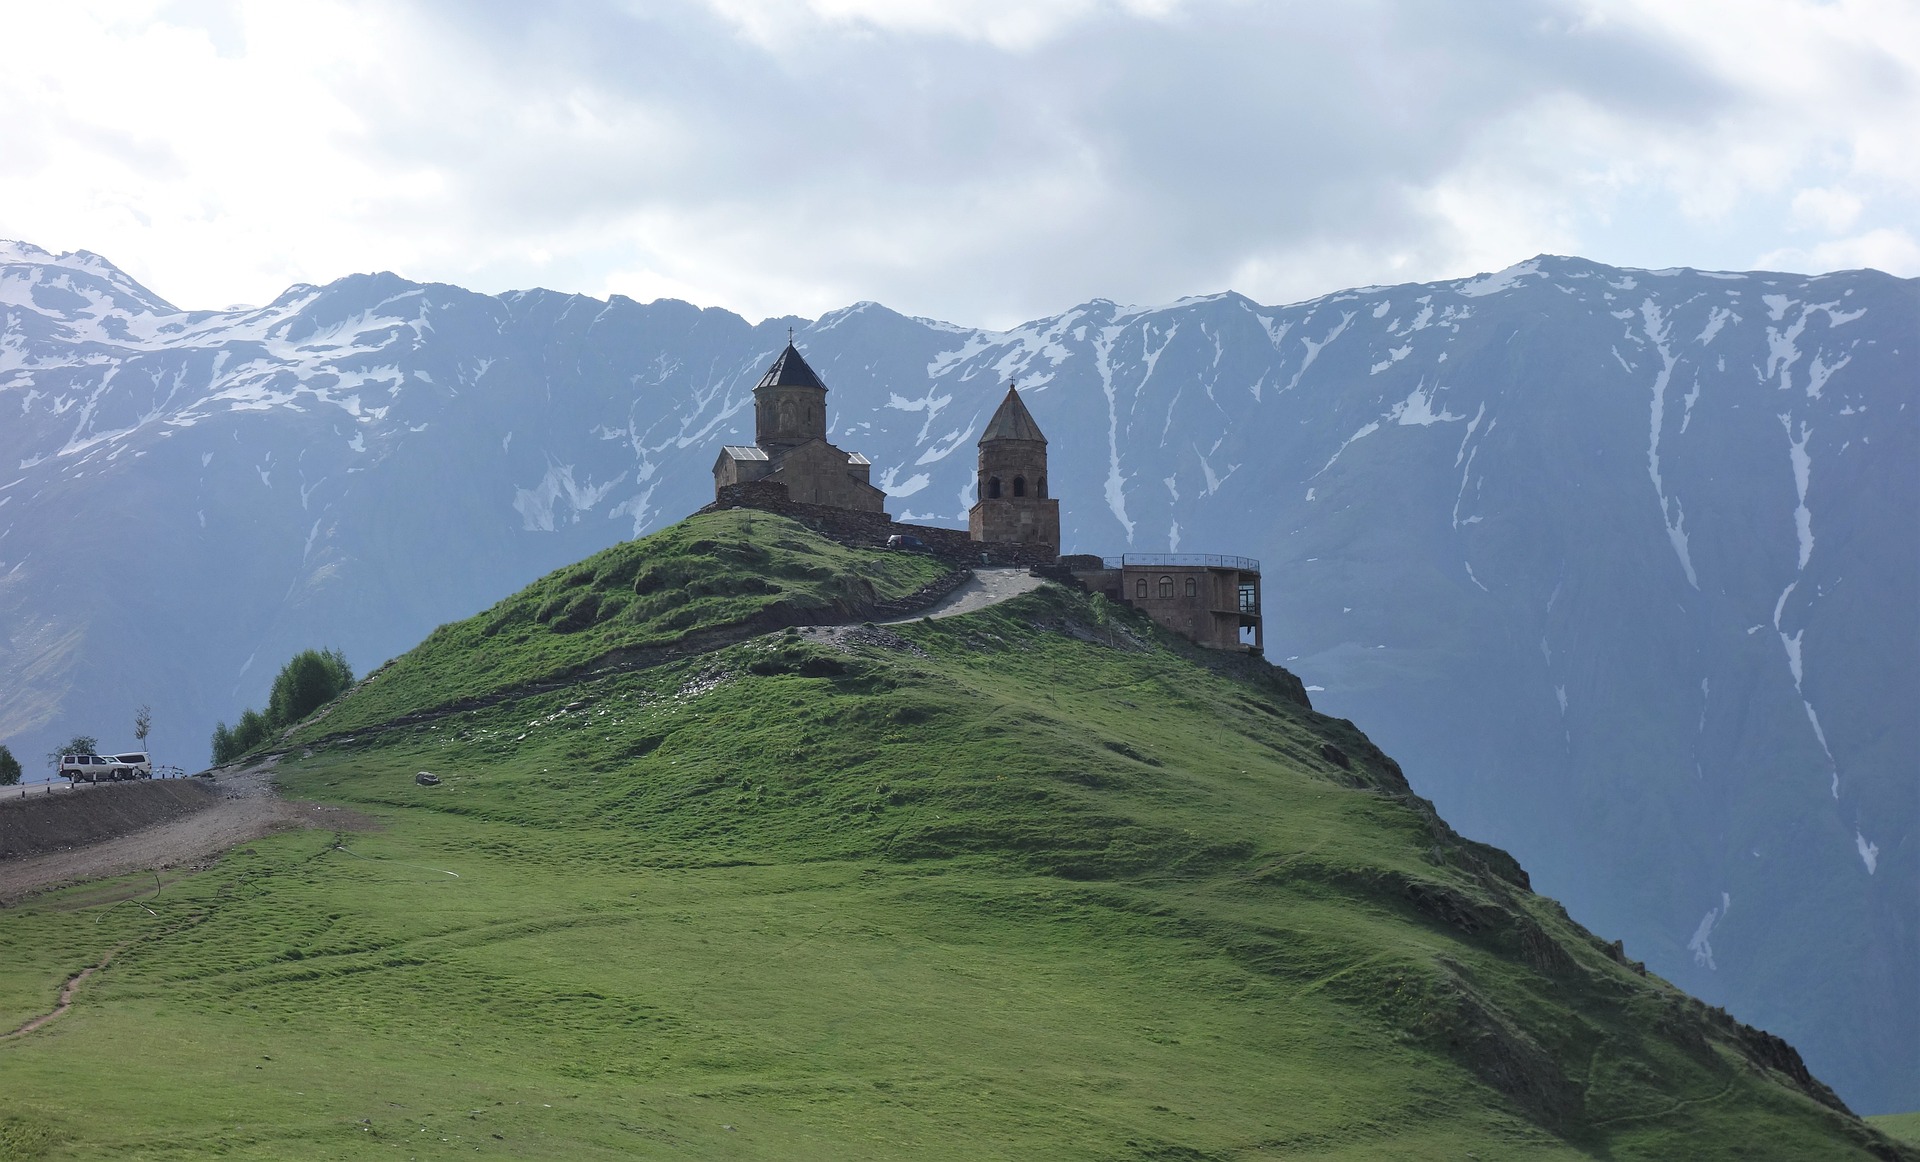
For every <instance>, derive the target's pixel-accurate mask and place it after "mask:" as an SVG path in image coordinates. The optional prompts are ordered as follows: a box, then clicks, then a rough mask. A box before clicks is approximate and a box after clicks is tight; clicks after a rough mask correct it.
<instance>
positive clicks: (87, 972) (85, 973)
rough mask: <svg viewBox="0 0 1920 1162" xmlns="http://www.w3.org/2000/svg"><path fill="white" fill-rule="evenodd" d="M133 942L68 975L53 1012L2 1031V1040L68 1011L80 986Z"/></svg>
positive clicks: (27, 1030)
mask: <svg viewBox="0 0 1920 1162" xmlns="http://www.w3.org/2000/svg"><path fill="white" fill-rule="evenodd" d="M131 943H133V942H132V941H128V942H127V944H121V945H116V946H115V947H114V948H112V949H110V950H108V952H107V954H106V955H105V956H103V957H101V958H100V959H99V960H98V961H97V962H95V963H93V964H89V965H88V966H87V967H85V968H83V969H81V970H80V971H79V972H76V973H74V974H73V975H72V976H70V977H68V978H67V983H66V984H64V985H61V986H60V999H59V1000H57V1001H55V1002H54V1005H53V1011H52V1012H47V1013H41V1014H40V1015H39V1016H37V1017H35V1018H34V1019H33V1020H31V1021H28V1022H27V1023H26V1024H24V1025H22V1026H20V1027H19V1028H18V1029H15V1030H13V1031H12V1032H10V1033H0V1041H5V1040H7V1039H8V1038H10V1037H24V1036H26V1035H27V1034H28V1033H31V1032H33V1031H34V1030H35V1029H38V1028H40V1027H41V1026H42V1025H45V1024H46V1023H47V1022H48V1021H51V1020H53V1019H54V1018H55V1017H58V1016H60V1015H61V1014H62V1013H64V1012H66V1011H67V1010H68V1009H70V1008H72V1007H73V998H74V996H75V995H77V994H78V993H79V992H80V986H81V985H83V984H85V983H87V978H88V977H90V976H92V975H93V974H94V973H96V972H99V971H100V970H101V969H103V968H105V967H107V963H108V962H109V961H111V960H112V959H113V958H114V957H115V956H118V955H119V954H120V953H122V952H124V951H126V949H127V945H128V944H131Z"/></svg>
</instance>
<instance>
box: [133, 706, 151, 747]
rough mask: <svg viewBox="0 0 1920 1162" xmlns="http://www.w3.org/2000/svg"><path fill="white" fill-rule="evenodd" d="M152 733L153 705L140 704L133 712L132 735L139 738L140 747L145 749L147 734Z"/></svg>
mask: <svg viewBox="0 0 1920 1162" xmlns="http://www.w3.org/2000/svg"><path fill="white" fill-rule="evenodd" d="M152 733H153V707H151V706H146V705H142V706H141V707H140V709H138V710H136V711H134V714H133V737H135V738H137V739H139V740H140V749H141V750H145V749H147V735H149V734H152Z"/></svg>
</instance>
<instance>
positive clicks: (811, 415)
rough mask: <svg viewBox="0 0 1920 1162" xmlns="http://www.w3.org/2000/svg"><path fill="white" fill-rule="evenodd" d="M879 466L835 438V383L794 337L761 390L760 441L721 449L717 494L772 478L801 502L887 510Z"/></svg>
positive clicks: (756, 392)
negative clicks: (831, 414) (830, 425)
mask: <svg viewBox="0 0 1920 1162" xmlns="http://www.w3.org/2000/svg"><path fill="white" fill-rule="evenodd" d="M872 472H873V466H872V464H871V463H869V462H868V460H867V458H866V457H865V456H862V455H860V454H859V453H858V452H843V451H841V450H840V449H839V448H836V447H834V446H833V445H832V444H831V443H829V442H828V441H827V385H826V384H824V383H822V382H820V377H819V376H818V375H816V374H814V371H813V368H811V367H809V366H807V361H806V360H805V359H802V358H801V357H800V352H799V351H798V350H796V349H795V348H794V346H793V341H792V340H791V339H789V340H788V341H787V349H786V350H785V351H782V352H781V353H780V355H779V357H778V358H777V359H775V360H774V361H773V366H771V367H769V368H767V373H766V374H765V375H763V376H761V377H760V382H759V384H758V385H757V386H756V387H754V389H753V444H752V445H751V446H742V445H728V446H727V447H724V448H722V449H720V458H719V459H718V460H715V461H714V464H713V491H714V496H715V498H716V499H717V498H718V497H719V496H720V493H721V490H722V489H724V488H726V487H727V486H729V485H733V484H745V483H748V482H752V481H764V482H765V483H767V484H778V485H782V486H784V487H785V488H786V491H787V498H788V499H789V500H792V501H794V502H795V503H798V504H817V505H824V506H827V507H830V508H849V509H853V510H854V511H856V512H883V511H884V510H885V508H886V500H887V495H886V493H884V492H882V491H881V490H880V489H878V488H875V487H874V485H873V481H872V479H871V476H872Z"/></svg>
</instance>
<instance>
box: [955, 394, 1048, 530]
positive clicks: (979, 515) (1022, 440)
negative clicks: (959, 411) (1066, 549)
mask: <svg viewBox="0 0 1920 1162" xmlns="http://www.w3.org/2000/svg"><path fill="white" fill-rule="evenodd" d="M977 483H978V487H979V499H977V500H976V501H974V505H973V507H972V508H971V509H969V510H968V512H967V532H968V534H969V535H971V536H972V537H973V539H974V540H976V541H998V542H1012V543H1017V544H1024V545H1033V546H1035V547H1039V548H1043V549H1045V550H1047V551H1048V552H1049V553H1050V554H1051V555H1053V556H1056V557H1057V556H1059V555H1060V502H1059V501H1057V500H1054V499H1053V498H1052V497H1050V496H1049V495H1048V494H1047V437H1046V436H1044V435H1043V434H1041V431H1040V425H1039V424H1036V423H1034V422H1033V413H1032V412H1029V411H1028V410H1027V405H1026V404H1025V403H1023V402H1021V399H1020V392H1019V391H1018V390H1017V389H1015V388H1014V386H1013V385H1012V384H1008V385H1007V397H1006V398H1005V399H1003V400H1001V401H1000V408H999V410H997V411H995V412H994V413H993V419H992V420H990V421H988V423H987V430H986V432H985V433H984V434H983V435H982V436H981V437H980V475H979V479H978V482H977Z"/></svg>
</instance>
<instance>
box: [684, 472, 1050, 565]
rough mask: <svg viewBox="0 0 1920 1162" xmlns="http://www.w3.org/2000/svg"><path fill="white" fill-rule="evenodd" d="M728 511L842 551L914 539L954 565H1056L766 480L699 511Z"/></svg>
mask: <svg viewBox="0 0 1920 1162" xmlns="http://www.w3.org/2000/svg"><path fill="white" fill-rule="evenodd" d="M730 508H751V509H757V510H759V511H761V512H770V513H774V514H777V515H779V516H784V517H788V518H790V519H792V520H796V521H799V522H800V523H801V524H804V525H806V526H807V527H808V528H811V529H813V530H814V531H815V532H817V533H819V534H821V535H822V536H825V537H830V538H832V539H833V540H836V541H839V542H840V543H841V544H843V545H856V546H859V547H862V548H870V549H882V548H885V547H886V544H887V538H888V537H890V536H893V535H895V534H899V535H901V536H913V537H919V538H920V539H921V541H923V542H925V544H926V546H927V552H929V553H930V554H932V555H933V556H935V557H938V558H940V559H941V560H943V561H947V562H950V563H952V564H955V565H1013V566H1025V567H1027V568H1033V567H1035V566H1039V565H1052V564H1053V563H1054V562H1055V561H1056V560H1057V559H1058V558H1057V555H1056V552H1055V550H1053V549H1051V548H1049V547H1044V546H1039V545H1019V544H1002V543H993V542H983V541H976V540H974V539H973V538H972V537H971V536H969V535H968V534H967V530H965V529H946V528H939V527H937V526H934V525H913V524H903V523H901V522H899V521H896V520H894V519H893V518H892V517H890V516H888V515H887V514H886V513H884V512H856V511H854V510H852V509H846V508H831V507H828V506H826V505H818V504H800V503H798V502H796V501H794V500H793V499H791V498H790V497H789V496H788V495H787V490H786V487H785V486H784V485H781V484H778V483H775V482H773V481H767V480H755V481H748V482H746V483H742V484H730V485H727V486H726V487H724V488H722V489H720V490H719V496H718V499H716V500H715V501H714V502H713V503H712V504H709V505H707V506H706V507H705V508H703V509H701V510H700V511H701V512H722V511H724V510H726V509H730Z"/></svg>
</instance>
